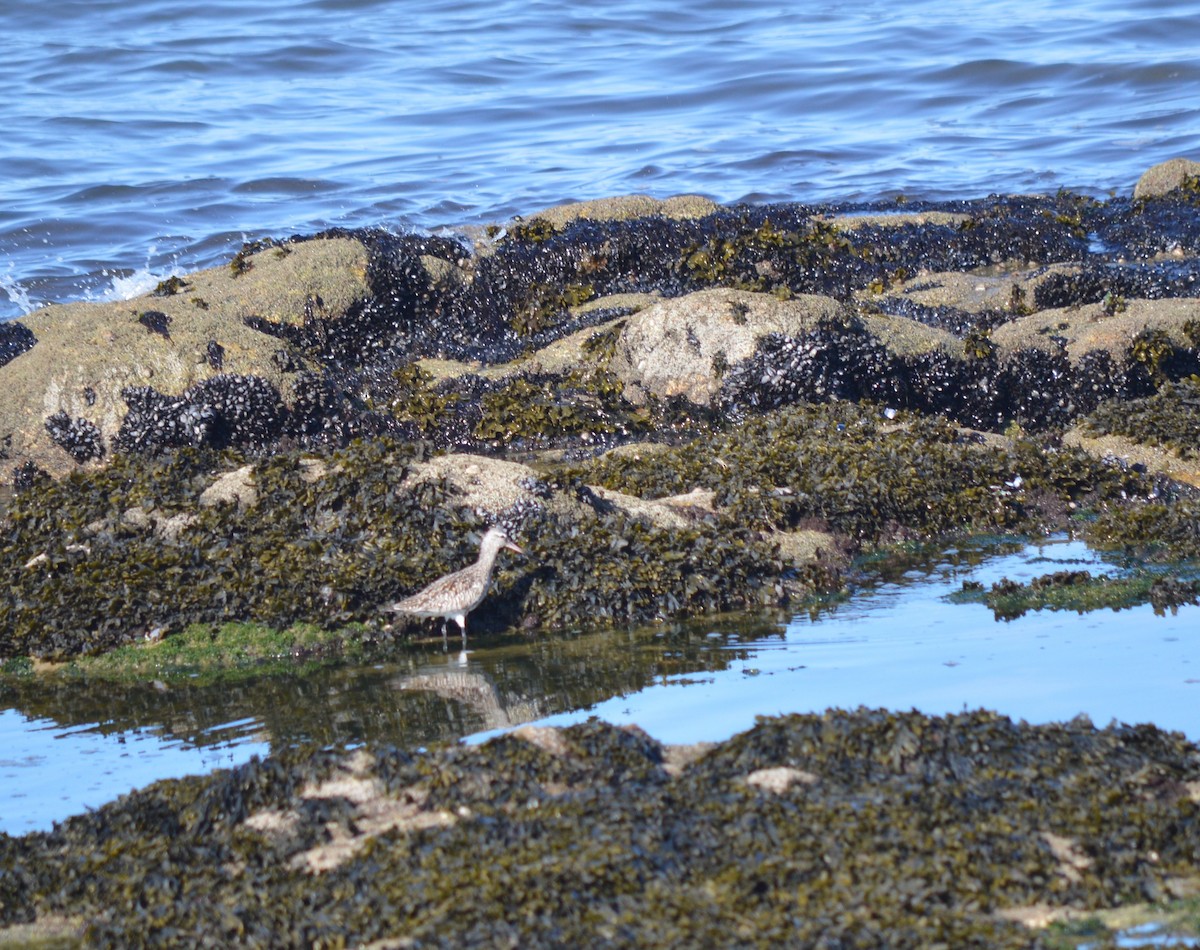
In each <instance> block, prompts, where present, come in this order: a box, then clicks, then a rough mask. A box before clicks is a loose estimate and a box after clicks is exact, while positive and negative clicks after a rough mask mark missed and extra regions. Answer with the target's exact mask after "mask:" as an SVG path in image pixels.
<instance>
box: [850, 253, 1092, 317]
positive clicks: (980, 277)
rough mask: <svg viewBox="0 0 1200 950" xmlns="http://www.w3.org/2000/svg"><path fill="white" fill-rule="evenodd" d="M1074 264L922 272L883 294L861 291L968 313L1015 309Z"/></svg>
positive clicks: (867, 297) (868, 296) (1031, 300)
mask: <svg viewBox="0 0 1200 950" xmlns="http://www.w3.org/2000/svg"><path fill="white" fill-rule="evenodd" d="M1078 272H1079V267H1078V266H1077V265H1074V264H1053V265H1051V266H1050V267H1038V268H1034V269H1032V270H1031V269H1026V268H1020V269H1012V268H995V269H994V270H991V271H989V272H988V273H976V272H970V273H962V272H958V271H950V272H948V273H942V272H939V273H933V274H921V275H919V276H917V277H914V278H912V279H911V280H906V281H904V282H903V283H900V284H897V285H896V286H894V287H891V288H888V289H887V290H886V291H884V293H883V294H882V295H877V294H872V293H870V292H869V291H862V292H860V293H859V294H858V298H859V299H860V300H863V301H871V300H878V299H880V297H881V296H882V297H884V298H887V297H896V298H901V299H903V300H908V301H911V302H912V303H916V304H920V305H921V306H924V307H955V308H957V309H959V310H965V311H966V312H967V313H979V312H980V311H983V310H1002V311H1003V310H1014V309H1016V308H1017V307H1030V308H1032V307H1033V305H1034V293H1035V291H1036V290H1037V288H1038V287H1039V286H1040V285H1041V284H1043V283H1045V282H1046V281H1047V280H1049V279H1051V278H1052V277H1057V276H1058V275H1059V274H1064V273H1065V274H1071V273H1078Z"/></svg>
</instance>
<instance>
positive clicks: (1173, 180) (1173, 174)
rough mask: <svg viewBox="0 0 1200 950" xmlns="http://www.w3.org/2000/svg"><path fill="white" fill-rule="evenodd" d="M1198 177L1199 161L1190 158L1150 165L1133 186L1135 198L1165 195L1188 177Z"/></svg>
mask: <svg viewBox="0 0 1200 950" xmlns="http://www.w3.org/2000/svg"><path fill="white" fill-rule="evenodd" d="M1196 177H1200V162H1194V161H1192V160H1191V159H1190V158H1172V159H1169V160H1167V161H1165V162H1159V163H1158V164H1157V165H1152V166H1151V167H1150V168H1148V169H1146V171H1145V172H1143V173H1142V177H1141V178H1139V179H1138V181H1137V184H1136V185H1134V187H1133V197H1134V199H1135V200H1137V199H1143V198H1153V197H1155V196H1156V195H1165V194H1167V193H1168V192H1171V191H1174V190H1175V189H1176V188H1178V187H1180V186H1181V185H1182V184H1183V183H1184V181H1185V180H1187V179H1188V178H1196Z"/></svg>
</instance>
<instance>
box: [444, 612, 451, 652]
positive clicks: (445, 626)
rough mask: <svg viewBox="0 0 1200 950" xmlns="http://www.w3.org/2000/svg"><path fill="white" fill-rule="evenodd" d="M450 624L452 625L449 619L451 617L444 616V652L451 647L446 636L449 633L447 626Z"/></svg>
mask: <svg viewBox="0 0 1200 950" xmlns="http://www.w3.org/2000/svg"><path fill="white" fill-rule="evenodd" d="M449 625H450V621H449V619H448V618H446V617H443V618H442V652H443V653H445V652H446V650H448V649H449V644H448V642H447V640H446V637H447V635H448V634H447V630H446V628H447V627H448V626H449Z"/></svg>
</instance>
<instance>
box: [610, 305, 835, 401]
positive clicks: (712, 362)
mask: <svg viewBox="0 0 1200 950" xmlns="http://www.w3.org/2000/svg"><path fill="white" fill-rule="evenodd" d="M841 310H842V305H841V304H839V303H838V302H837V301H836V300H834V299H833V298H832V297H823V296H817V295H812V294H798V295H797V296H796V297H795V298H794V299H792V300H787V301H783V300H779V299H778V298H776V297H773V296H771V295H769V294H757V293H748V292H746V291H741V290H726V289H718V290H701V291H697V292H696V293H693V294H688V295H687V296H685V297H677V298H675V299H672V300H664V301H663V302H662V303H658V304H655V305H654V306H652V307H647V308H646V309H645V310H642V311H640V312H639V313H636V314H633V315H632V316H630V317H629V318H628V319H627V320H626V323H625V327H624V329H623V330H622V331H621V335H620V337H619V338H618V341H617V352H616V355H615V356H614V358H613V361H612V366H611V369H612V370H613V372H614V373H616V375H617V377H618V378H619V379H620V380H621V381H622V382H623V383H624V384H625V395H626V398H628V399H629V400H630V401H631V402H633V403H634V404H637V405H640V404H643V403H645V402H646V401H647V399H648V398H649V397H650V396H656V397H659V398H670V397H672V396H683V397H684V398H685V399H687V400H688V401H689V402H692V403H694V404H696V405H700V406H706V405H709V404H710V403H711V402H712V400H713V397H714V396H715V395H716V394H717V393H718V391H719V390H720V388H721V377H722V376H723V375H724V371H725V369H726V368H728V367H730V366H732V365H733V364H735V363H737V362H740V361H741V360H744V359H747V358H749V357H750V356H752V355H753V354H754V351H755V348H756V347H757V344H758V341H759V340H760V339H761V338H762V337H764V336H766V335H767V334H769V333H782V334H784V335H794V334H797V333H800V332H802V331H804V330H805V329H808V328H811V327H812V326H814V325H815V324H816V323H817V321H819V320H821V319H823V318H832V317H834V316H836V315H837V314H839V313H840V312H841Z"/></svg>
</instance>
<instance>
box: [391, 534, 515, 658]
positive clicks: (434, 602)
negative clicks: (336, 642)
mask: <svg viewBox="0 0 1200 950" xmlns="http://www.w3.org/2000/svg"><path fill="white" fill-rule="evenodd" d="M501 548H508V549H509V550H510V551H516V552H517V553H518V554H524V553H525V552H524V551H522V550H521V549H520V548H519V547H517V546H516V545H515V544H513V542H512V541H510V540H509V538H508V535H507V534H505V533H504V529H503V528H500V527H493V528H489V529H488V530H487V533H486V534H485V535H484V536H483V540H482V541H481V542H480V543H479V560H477V561H476V562H475V563H474V564H472V565H470V566H469V567H464V568H463V569H462V570H461V571H455V572H454V573H453V574H447V575H446V576H445V577H439V578H438V579H437V580H436V581H434V582H433V583H432V584H430V585H429V586H428V587H426V588H424V589H423V590H419V591H417V592H416V593H415V594H411V595H409V596H408V597H405V598H404V599H403V600H398V601H396V603H394V604H392V606H391V609H392V610H394V611H396V613H401V614H410V615H412V616H414V617H442V618H443V619H444V620H447V621H448V620H453V621H455V622H456V623H457V624H458V625H459V627H461V628H462V635H463V642H464V643H465V642H466V639H467V614H469V613H470V612H471V611H472V610H474V609H475V608H476V607H478V606H479V602H480V601H481V600H483V598H484V596H485V595H486V594H487V592H488V587H489V586H490V585H491V582H492V568H493V567H494V566H495V564H496V556H497V555H498V554H499V553H500V549H501ZM442 632H443V633H444V632H445V626H444V625H443V627H442Z"/></svg>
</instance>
